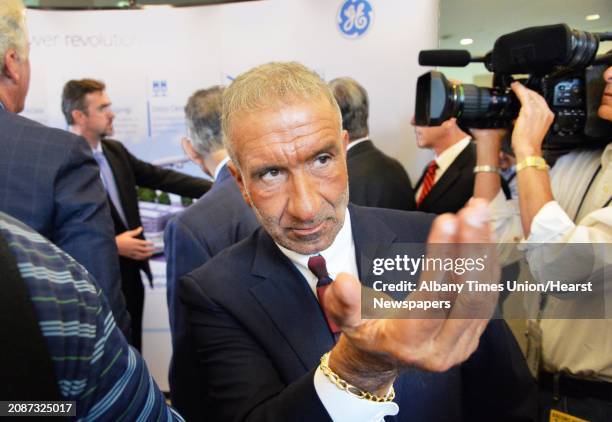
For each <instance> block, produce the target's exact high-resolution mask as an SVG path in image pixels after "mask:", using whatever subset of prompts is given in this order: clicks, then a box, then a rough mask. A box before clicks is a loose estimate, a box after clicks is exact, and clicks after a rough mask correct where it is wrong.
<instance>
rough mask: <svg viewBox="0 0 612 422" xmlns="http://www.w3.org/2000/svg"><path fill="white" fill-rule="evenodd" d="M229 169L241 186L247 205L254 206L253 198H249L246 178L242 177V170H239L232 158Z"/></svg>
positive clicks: (228, 165) (228, 164)
mask: <svg viewBox="0 0 612 422" xmlns="http://www.w3.org/2000/svg"><path fill="white" fill-rule="evenodd" d="M227 169H228V170H229V171H230V173H231V174H232V176H233V177H234V180H235V181H236V184H237V185H238V187H239V188H240V193H242V197H243V198H244V202H246V203H247V205H248V206H249V207H251V208H252V207H253V204H252V203H251V198H249V194H248V193H247V191H246V187H245V186H244V179H243V178H242V173H241V172H240V170H238V168H237V167H236V165H235V164H234V162H233V161H231V160H230V161H228V163H227Z"/></svg>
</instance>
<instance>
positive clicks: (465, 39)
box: [459, 38, 474, 45]
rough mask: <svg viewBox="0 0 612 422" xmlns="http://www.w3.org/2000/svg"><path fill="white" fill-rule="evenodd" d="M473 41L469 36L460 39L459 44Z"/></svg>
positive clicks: (467, 43) (468, 43)
mask: <svg viewBox="0 0 612 422" xmlns="http://www.w3.org/2000/svg"><path fill="white" fill-rule="evenodd" d="M473 43H474V40H473V39H471V38H463V39H462V40H461V41H459V44H461V45H470V44H473Z"/></svg>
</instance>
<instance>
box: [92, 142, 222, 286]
mask: <svg viewBox="0 0 612 422" xmlns="http://www.w3.org/2000/svg"><path fill="white" fill-rule="evenodd" d="M102 151H103V152H104V155H105V156H106V159H107V160H108V164H109V165H110V167H111V169H112V170H113V176H114V177H115V183H116V184H117V190H118V191H119V198H120V200H121V205H122V207H123V212H124V214H125V218H126V220H127V225H128V227H126V226H125V224H124V223H123V221H121V218H120V217H119V213H118V212H117V210H116V209H115V206H114V205H113V204H112V202H111V201H110V200H109V201H108V203H109V204H110V207H111V215H112V217H113V222H114V223H115V234H120V233H123V232H124V231H126V230H131V229H135V228H137V227H139V226H141V225H142V222H141V221H140V212H139V210H138V194H137V191H136V186H142V187H146V188H150V189H159V190H162V191H165V192H171V193H175V194H178V195H182V196H188V197H191V198H199V197H200V196H202V195H203V194H204V193H205V192H207V191H208V190H209V189H210V187H211V185H212V184H211V183H210V182H209V181H207V180H204V179H199V178H196V177H192V176H188V175H186V174H184V173H180V172H176V171H172V170H167V169H164V168H161V167H158V166H155V165H153V164H149V163H146V162H144V161H141V160H139V159H138V158H136V157H134V156H133V155H132V154H130V152H129V151H128V150H127V149H126V148H125V147H124V146H123V144H122V143H121V142H117V141H113V140H110V139H105V140H103V141H102ZM119 261H120V264H121V277H122V279H123V280H126V281H127V280H133V279H134V277H138V278H139V277H140V273H139V270H143V271H144V272H145V273H147V275H148V276H149V281H151V270H150V269H149V262H148V261H136V260H133V259H129V258H125V257H120V258H119Z"/></svg>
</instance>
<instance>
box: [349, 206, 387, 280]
mask: <svg viewBox="0 0 612 422" xmlns="http://www.w3.org/2000/svg"><path fill="white" fill-rule="evenodd" d="M367 210H368V208H364V207H360V206H356V205H353V204H350V205H349V212H350V213H351V223H352V227H351V228H352V231H353V241H354V242H355V258H356V259H357V270H358V272H359V279H360V280H361V281H362V282H363V281H364V280H365V279H366V278H367V276H368V275H369V274H368V273H369V270H370V268H371V263H372V260H373V259H374V258H375V257H377V256H384V252H383V251H386V250H387V249H388V248H389V247H390V246H391V245H392V244H393V241H394V240H395V239H396V237H397V236H396V234H395V233H394V232H393V231H391V230H390V229H389V227H388V226H387V225H386V224H385V223H384V222H383V221H382V220H379V219H378V218H377V217H375V216H373V215H372V214H371V213H368V212H367Z"/></svg>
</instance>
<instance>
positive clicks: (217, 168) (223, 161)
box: [213, 156, 230, 180]
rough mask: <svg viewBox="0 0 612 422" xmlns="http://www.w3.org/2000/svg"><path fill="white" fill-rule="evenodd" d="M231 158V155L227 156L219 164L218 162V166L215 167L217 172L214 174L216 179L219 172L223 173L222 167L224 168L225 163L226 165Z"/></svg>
mask: <svg viewBox="0 0 612 422" xmlns="http://www.w3.org/2000/svg"><path fill="white" fill-rule="evenodd" d="M229 160H230V158H229V156H227V157H225V158H224V159H223V160H221V162H220V163H219V164H217V167H215V172H214V175H213V179H214V180H217V179H218V178H219V173H221V169H222V168H223V166H224V165H226V164H227V163H228V162H229Z"/></svg>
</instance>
